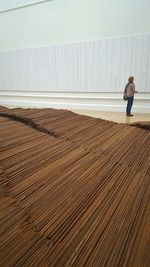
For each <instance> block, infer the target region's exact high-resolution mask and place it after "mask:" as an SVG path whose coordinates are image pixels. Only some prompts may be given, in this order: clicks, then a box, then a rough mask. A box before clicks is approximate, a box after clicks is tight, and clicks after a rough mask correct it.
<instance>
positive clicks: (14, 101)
mask: <svg viewBox="0 0 150 267" xmlns="http://www.w3.org/2000/svg"><path fill="white" fill-rule="evenodd" d="M0 105H2V106H9V107H22V108H27V107H29V108H35V107H36V108H48V107H49V108H57V109H81V110H100V111H102V110H103V111H114V112H115V111H116V112H124V111H125V108H126V102H125V101H124V100H123V98H122V93H65V92H64V93H63V92H61V93H58V92H57V93H56V92H23V91H19V92H17V91H13V92H12V91H1V92H0ZM133 112H137V113H150V94H149V93H145V94H144V93H139V94H136V95H135V100H134V104H133Z"/></svg>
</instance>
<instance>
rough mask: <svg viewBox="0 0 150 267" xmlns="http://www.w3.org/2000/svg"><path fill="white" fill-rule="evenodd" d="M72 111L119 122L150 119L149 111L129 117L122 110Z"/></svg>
mask: <svg viewBox="0 0 150 267" xmlns="http://www.w3.org/2000/svg"><path fill="white" fill-rule="evenodd" d="M72 111H74V112H76V113H78V114H82V115H88V116H91V117H94V118H101V119H104V120H109V121H115V122H119V123H133V122H139V121H150V114H149V113H133V115H134V116H133V117H127V116H126V114H125V113H122V112H110V111H98V110H77V109H76V110H75V109H72Z"/></svg>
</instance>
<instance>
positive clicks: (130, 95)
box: [124, 76, 137, 116]
mask: <svg viewBox="0 0 150 267" xmlns="http://www.w3.org/2000/svg"><path fill="white" fill-rule="evenodd" d="M134 93H137V91H136V90H135V85H134V77H133V76H130V77H129V78H128V83H127V84H126V87H125V89H124V96H126V98H127V107H126V115H127V116H133V115H132V114H131V108H132V105H133V100H134Z"/></svg>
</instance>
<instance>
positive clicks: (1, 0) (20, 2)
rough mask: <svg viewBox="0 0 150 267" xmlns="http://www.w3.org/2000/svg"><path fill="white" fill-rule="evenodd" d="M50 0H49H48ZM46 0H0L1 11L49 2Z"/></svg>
mask: <svg viewBox="0 0 150 267" xmlns="http://www.w3.org/2000/svg"><path fill="white" fill-rule="evenodd" d="M47 1H49V0H47ZM47 1H46V0H0V12H5V11H8V10H12V9H16V8H20V7H25V6H28V5H33V4H38V3H42V2H47Z"/></svg>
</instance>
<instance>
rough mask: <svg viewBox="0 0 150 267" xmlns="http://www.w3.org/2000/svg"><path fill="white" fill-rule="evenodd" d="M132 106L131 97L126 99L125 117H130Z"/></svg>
mask: <svg viewBox="0 0 150 267" xmlns="http://www.w3.org/2000/svg"><path fill="white" fill-rule="evenodd" d="M132 105H133V96H131V97H127V108H126V112H127V115H130V112H131V108H132Z"/></svg>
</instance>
